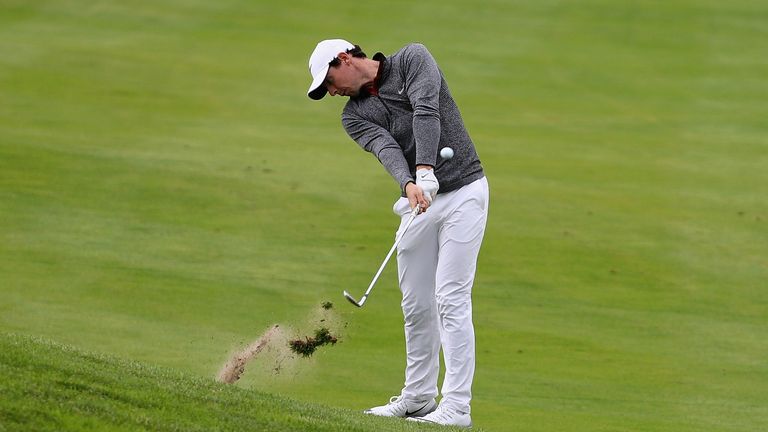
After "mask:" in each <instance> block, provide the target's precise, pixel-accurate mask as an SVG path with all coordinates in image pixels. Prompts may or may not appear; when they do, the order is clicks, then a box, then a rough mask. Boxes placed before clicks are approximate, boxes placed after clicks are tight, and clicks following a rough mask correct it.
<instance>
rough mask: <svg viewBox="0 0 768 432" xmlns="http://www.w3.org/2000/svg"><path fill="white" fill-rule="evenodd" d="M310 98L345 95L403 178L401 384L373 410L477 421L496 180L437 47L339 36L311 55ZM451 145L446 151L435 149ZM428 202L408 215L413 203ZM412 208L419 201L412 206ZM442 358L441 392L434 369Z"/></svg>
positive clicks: (369, 145)
mask: <svg viewBox="0 0 768 432" xmlns="http://www.w3.org/2000/svg"><path fill="white" fill-rule="evenodd" d="M309 72H310V74H311V76H312V84H311V85H310V87H309V90H308V92H307V95H308V96H309V97H310V98H311V99H314V100H318V99H321V98H323V97H324V96H325V94H326V93H328V94H330V95H331V96H336V95H340V96H347V97H349V101H347V104H346V106H345V107H344V111H343V113H342V115H341V119H342V124H343V126H344V129H345V130H346V132H347V133H348V134H349V136H350V137H351V138H352V139H354V140H355V141H356V142H357V143H358V144H359V145H360V146H361V147H362V148H363V149H364V150H366V151H368V152H370V153H372V154H373V155H374V156H376V158H378V160H379V162H381V164H382V165H383V166H384V168H385V169H386V170H387V171H388V172H389V174H390V175H391V176H392V177H393V178H394V179H395V181H396V182H397V183H398V185H399V186H400V191H401V198H400V199H398V200H397V202H395V204H394V206H393V211H394V212H395V214H396V215H398V216H400V218H401V223H400V229H399V230H398V233H399V232H400V231H401V230H403V229H404V226H405V224H406V223H410V224H411V225H410V227H409V228H408V231H407V233H406V234H407V235H404V236H403V237H402V239H400V242H399V244H397V265H398V278H399V283H400V290H401V291H402V295H403V299H402V309H403V315H404V317H405V345H406V368H405V386H404V387H403V388H402V390H401V391H400V394H399V395H398V396H393V397H392V398H391V399H390V401H389V403H388V404H386V405H382V406H377V407H374V408H371V409H369V410H366V411H365V412H366V413H368V414H374V415H381V416H391V417H409V418H411V419H413V420H417V421H426V422H431V423H438V424H442V425H453V426H465V427H469V426H471V425H472V420H471V417H470V400H471V398H472V379H473V376H474V371H475V334H474V328H473V325H472V284H473V282H474V277H475V269H476V263H477V256H478V253H479V251H480V244H481V243H482V240H483V234H484V232H485V224H486V219H487V215H488V182H487V181H486V178H485V175H484V173H483V167H482V165H481V164H480V159H479V158H478V156H477V152H476V151H475V146H474V144H473V143H472V140H471V139H470V137H469V134H468V133H467V131H466V129H465V128H464V122H463V121H462V118H461V114H460V113H459V110H458V107H457V106H456V103H455V102H454V100H453V97H452V96H451V93H450V92H449V91H448V86H447V85H446V82H445V79H444V77H443V75H442V73H441V71H440V69H439V68H438V66H437V63H436V62H435V59H434V58H433V57H432V55H431V54H430V53H429V51H427V48H426V47H424V46H423V45H420V44H411V45H407V46H405V47H404V48H402V49H401V50H399V51H397V52H396V53H394V54H392V55H391V56H389V57H386V56H384V55H383V54H381V53H377V54H376V55H374V56H373V58H367V57H366V55H365V53H363V51H362V49H361V48H360V47H359V46H357V45H354V44H351V43H349V42H347V41H345V40H341V39H331V40H324V41H322V42H320V43H318V44H317V47H316V48H315V50H314V51H313V52H312V55H311V56H310V58H309ZM446 147H447V148H449V149H452V151H443V154H444V155H446V154H452V155H453V157H447V158H442V159H440V158H438V153H440V152H441V150H442V149H445V148H446ZM417 206H419V207H420V210H421V213H420V214H419V215H418V216H416V217H415V218H413V217H411V215H412V209H415V208H416V207H417ZM415 212H418V210H416V211H415ZM441 347H442V350H443V359H444V362H445V378H444V380H443V386H442V399H441V401H440V404H439V405H438V404H437V403H436V401H435V398H436V397H437V396H438V391H437V381H438V373H439V370H440V368H439V366H440V363H439V361H440V348H441Z"/></svg>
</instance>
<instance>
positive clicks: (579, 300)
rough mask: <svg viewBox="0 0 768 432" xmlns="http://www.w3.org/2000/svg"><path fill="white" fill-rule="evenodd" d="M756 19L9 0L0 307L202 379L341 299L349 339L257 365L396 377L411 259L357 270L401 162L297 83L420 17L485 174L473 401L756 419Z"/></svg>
mask: <svg viewBox="0 0 768 432" xmlns="http://www.w3.org/2000/svg"><path fill="white" fill-rule="evenodd" d="M766 18H768V7H766V6H765V5H764V2H760V1H750V0H736V1H731V2H715V1H693V0H690V1H685V0H673V1H665V2H661V1H652V0H648V1H642V2H618V1H607V0H603V1H597V0H589V1H578V2H576V1H555V0H544V1H537V2H524V1H490V2H483V3H482V4H480V3H475V2H459V1H447V2H437V1H422V2H404V1H394V2H389V3H388V4H387V7H382V6H381V4H373V3H372V4H358V3H355V4H351V3H345V2H340V1H330V2H325V3H324V4H323V5H317V4H316V3H312V2H305V1H289V2H281V3H280V4H271V3H268V2H236V1H230V0H224V1H219V2H204V1H181V0H163V1H154V2H150V1H135V2H130V3H120V2H101V1H100V2H96V1H85V0H80V1H73V0H63V1H55V2H54V1H38V2H25V1H19V0H10V1H5V2H3V6H2V13H0V331H4V332H13V333H15V334H20V335H31V336H35V337H44V338H46V339H49V340H54V341H56V343H61V344H65V345H71V346H74V347H76V348H77V349H81V350H85V351H87V352H98V353H104V354H107V355H110V356H115V357H117V358H121V359H130V361H137V362H142V363H143V364H149V365H153V367H154V366H157V367H161V368H168V369H169V370H174V371H179V373H184V374H190V375H194V376H196V377H200V378H201V379H206V378H210V377H213V376H214V375H215V374H216V372H217V371H218V369H219V368H220V366H221V365H222V364H223V363H224V362H225V361H226V360H227V357H228V355H229V354H231V353H232V352H234V351H235V350H237V349H240V348H242V347H243V346H245V345H247V344H248V343H250V342H251V341H253V340H254V339H256V338H257V337H258V336H259V335H260V334H261V333H262V332H263V331H264V330H265V329H267V328H269V326H271V325H272V324H274V323H281V324H285V325H298V326H300V325H301V324H303V323H305V322H306V321H307V319H308V316H309V315H311V313H312V312H311V311H313V310H314V309H315V308H316V307H317V306H318V305H319V304H321V303H322V302H325V301H333V302H335V303H336V306H335V310H336V311H338V313H339V314H341V316H342V320H343V321H344V322H346V323H348V325H347V327H346V328H345V332H344V335H343V336H342V337H341V338H340V340H339V343H338V344H336V345H335V346H332V347H324V348H323V350H322V351H320V352H318V353H317V354H315V355H314V356H313V357H312V358H311V359H308V360H307V361H306V362H299V365H298V366H297V368H298V369H297V370H296V371H295V372H293V373H290V374H282V375H277V376H275V375H274V374H272V373H270V372H269V371H259V370H258V369H254V370H252V371H249V372H248V373H246V374H245V376H244V378H243V380H241V382H240V383H239V384H238V386H239V387H241V388H242V389H243V390H244V391H245V393H247V392H248V391H253V392H266V393H268V394H272V395H279V396H275V397H280V398H283V397H285V398H292V399H297V400H299V401H302V403H303V402H313V403H320V404H324V405H326V406H333V407H338V408H344V409H355V410H358V409H360V408H362V407H367V406H371V405H374V404H380V403H383V402H385V401H386V399H387V398H388V397H389V396H390V395H392V394H396V393H397V392H398V391H399V388H400V386H401V384H402V367H403V355H402V349H403V348H402V345H403V337H402V327H401V323H402V318H401V315H400V312H399V308H398V304H399V299H398V290H397V288H396V286H395V273H394V269H393V268H392V267H390V268H388V269H387V271H386V272H385V273H384V274H383V275H382V279H381V281H380V284H379V286H378V287H377V288H376V290H375V291H374V293H373V294H372V296H371V298H370V299H369V302H368V303H367V304H366V307H365V309H364V310H353V308H351V307H350V306H349V305H347V304H346V303H345V302H344V300H343V297H342V296H341V292H342V290H344V289H347V290H350V292H353V293H354V292H355V290H359V291H358V292H362V291H364V289H365V287H367V285H368V283H369V281H370V278H371V276H372V274H373V272H374V271H375V269H376V268H377V266H378V265H379V263H380V262H381V259H382V258H383V255H384V254H385V253H386V250H387V249H388V247H389V246H390V245H391V241H392V239H393V231H394V229H395V225H396V222H397V221H396V219H395V218H394V216H393V215H392V214H391V213H390V211H389V209H390V206H391V204H392V202H393V201H394V199H395V198H396V196H397V190H396V188H397V186H396V185H395V183H394V182H393V181H392V180H391V179H390V178H389V177H388V176H387V174H386V173H385V172H384V170H383V169H381V168H380V166H379V165H378V163H377V162H376V161H375V160H374V158H372V157H371V156H370V155H367V154H365V153H364V152H362V151H360V150H359V149H358V148H357V146H356V145H355V144H354V143H352V142H351V141H350V140H349V139H348V138H347V137H346V136H345V134H344V132H343V131H342V130H341V127H340V124H339V119H338V112H339V110H340V109H341V107H342V106H343V100H340V99H333V98H331V99H330V100H327V101H323V102H321V103H312V102H311V101H309V100H308V99H307V98H306V96H305V95H304V92H305V91H306V87H307V85H308V78H309V74H308V73H307V66H306V61H307V56H308V54H309V52H310V51H311V48H312V46H313V45H314V44H315V43H316V42H317V41H318V40H319V39H321V38H325V37H337V36H341V37H345V38H348V39H350V40H353V41H355V42H357V43H359V44H361V45H362V46H363V48H364V49H365V50H366V51H368V53H369V54H372V53H374V52H375V51H383V52H384V53H391V52H393V51H394V50H396V49H398V48H400V47H401V46H402V45H404V44H405V43H407V42H410V41H420V42H423V43H425V44H426V45H427V46H428V47H429V48H430V50H431V51H432V53H433V54H434V55H435V57H436V58H437V60H438V62H439V64H440V66H441V68H442V70H443V72H444V73H445V75H446V77H447V80H448V82H449V85H450V86H451V90H452V93H453V94H454V96H455V97H456V99H457V102H458V104H459V106H460V107H461V109H462V113H463V115H464V118H465V121H466V123H467V126H468V128H469V131H470V133H471V135H472V137H473V139H474V141H475V142H476V144H477V147H478V152H479V154H480V156H481V159H482V161H483V164H484V166H485V168H486V171H487V174H488V177H489V182H490V186H491V214H490V219H489V225H488V230H487V232H486V240H485V244H484V246H483V249H482V251H481V255H480V262H479V270H478V278H477V282H476V289H475V291H474V300H475V305H474V307H475V322H476V333H477V337H478V367H477V374H476V380H475V386H474V401H473V413H472V417H473V420H474V421H475V424H476V425H478V426H479V427H482V428H484V429H486V430H529V431H551V430H562V431H608V430H610V431H619V430H633V431H635V430H643V431H675V432H680V431H683V432H685V431H696V432H700V431H743V430H761V429H765V428H766V427H768V424H767V422H766V419H767V418H768V410H767V409H766V408H765V407H766V406H768V397H767V396H766V393H765V389H766V388H768V366H766V363H765V361H764V359H765V358H768V346H766V344H765V343H764V341H765V340H766V338H768V291H766V290H765V286H766V283H765V281H766V280H768V226H767V225H766V224H768V202H767V201H766V200H765V197H766V196H768V151H766V149H768V139H766V137H767V136H768V122H766V121H765V119H766V118H768V104H766V102H765V100H766V97H765V96H766V95H767V94H768V78H766V77H768V63H766V61H765V55H764V53H765V52H768V38H766V33H768V24H766V23H768V20H767V19H766ZM34 375H35V374H34V373H33V374H32V375H31V377H34ZM41 379H42V377H41ZM28 402H29V403H32V401H28ZM10 403H11V402H9V400H8V399H5V398H0V407H4V408H3V409H6V410H7V407H8V406H10ZM20 403H26V402H20ZM73 428H74V427H73Z"/></svg>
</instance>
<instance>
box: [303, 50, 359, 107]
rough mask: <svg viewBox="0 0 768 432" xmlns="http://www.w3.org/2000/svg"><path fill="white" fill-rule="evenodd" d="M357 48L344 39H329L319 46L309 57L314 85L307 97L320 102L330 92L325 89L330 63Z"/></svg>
mask: <svg viewBox="0 0 768 432" xmlns="http://www.w3.org/2000/svg"><path fill="white" fill-rule="evenodd" d="M354 47H355V46H354V45H353V44H351V43H349V42H347V41H345V40H344V39H327V40H324V41H322V42H320V43H318V44H317V46H316V47H315V50H314V51H312V55H311V56H309V74H310V75H312V84H311V85H310V86H309V90H307V96H309V97H310V98H311V99H314V100H320V99H322V98H323V96H325V94H326V93H327V92H328V89H326V88H325V85H324V82H325V76H326V75H328V68H329V65H328V64H329V63H330V62H332V61H333V59H335V58H336V56H338V55H339V53H342V52H347V50H351V49H352V48H354Z"/></svg>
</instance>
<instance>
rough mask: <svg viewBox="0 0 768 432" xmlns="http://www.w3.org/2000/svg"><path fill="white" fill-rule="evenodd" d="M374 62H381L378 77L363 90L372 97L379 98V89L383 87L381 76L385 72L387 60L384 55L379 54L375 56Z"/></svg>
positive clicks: (377, 72)
mask: <svg viewBox="0 0 768 432" xmlns="http://www.w3.org/2000/svg"><path fill="white" fill-rule="evenodd" d="M373 60H376V61H377V62H379V69H378V70H377V71H376V77H375V78H374V79H373V81H371V82H369V83H368V84H366V85H364V86H363V88H362V90H365V91H366V92H367V93H368V94H369V95H371V96H378V95H379V88H380V87H381V75H382V71H383V70H384V62H385V61H386V60H387V58H386V57H385V56H384V54H382V53H380V52H377V53H376V54H374V56H373Z"/></svg>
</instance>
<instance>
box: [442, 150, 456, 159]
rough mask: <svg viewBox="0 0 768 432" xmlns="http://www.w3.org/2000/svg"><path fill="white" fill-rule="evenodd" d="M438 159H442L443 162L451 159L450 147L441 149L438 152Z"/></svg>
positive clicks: (451, 151)
mask: <svg viewBox="0 0 768 432" xmlns="http://www.w3.org/2000/svg"><path fill="white" fill-rule="evenodd" d="M440 157H442V158H443V159H445V160H448V159H450V158H452V157H453V149H452V148H450V147H443V149H442V150H440Z"/></svg>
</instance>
